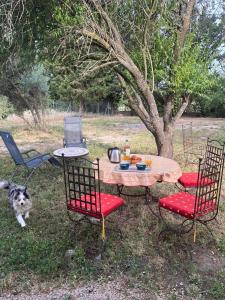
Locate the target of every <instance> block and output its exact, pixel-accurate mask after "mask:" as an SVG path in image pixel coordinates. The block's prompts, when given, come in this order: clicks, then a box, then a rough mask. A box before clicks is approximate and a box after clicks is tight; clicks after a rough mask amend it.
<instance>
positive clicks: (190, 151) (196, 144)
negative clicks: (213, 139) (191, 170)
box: [182, 122, 206, 164]
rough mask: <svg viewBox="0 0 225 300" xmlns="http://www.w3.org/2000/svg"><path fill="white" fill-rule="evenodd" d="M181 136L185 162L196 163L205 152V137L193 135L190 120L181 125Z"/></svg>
mask: <svg viewBox="0 0 225 300" xmlns="http://www.w3.org/2000/svg"><path fill="white" fill-rule="evenodd" d="M182 136H183V150H184V157H185V164H188V163H191V164H198V160H199V158H201V157H203V155H204V153H205V141H206V139H201V138H199V137H194V136H193V128H192V122H191V123H188V124H185V125H182Z"/></svg>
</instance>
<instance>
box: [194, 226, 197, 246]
mask: <svg viewBox="0 0 225 300" xmlns="http://www.w3.org/2000/svg"><path fill="white" fill-rule="evenodd" d="M196 235H197V224H196V223H195V224H194V235H193V242H194V243H195V242H196Z"/></svg>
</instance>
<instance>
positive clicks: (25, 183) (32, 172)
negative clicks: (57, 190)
mask: <svg viewBox="0 0 225 300" xmlns="http://www.w3.org/2000/svg"><path fill="white" fill-rule="evenodd" d="M35 171H36V169H32V171H31V172H30V174H29V175H28V177H27V180H26V181H25V182H24V185H27V183H28V181H29V180H30V178H31V177H32V175H33V174H34V172H35Z"/></svg>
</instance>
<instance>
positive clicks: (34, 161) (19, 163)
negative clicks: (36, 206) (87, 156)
mask: <svg viewBox="0 0 225 300" xmlns="http://www.w3.org/2000/svg"><path fill="white" fill-rule="evenodd" d="M0 136H1V137H2V140H3V142H4V144H5V146H6V148H7V149H8V151H9V153H10V155H11V157H12V159H13V161H14V162H15V165H16V168H15V171H13V173H12V175H11V180H13V178H14V177H15V176H16V174H17V173H18V172H19V168H21V167H24V168H25V169H26V170H28V171H29V173H28V176H27V178H26V181H25V183H24V185H26V184H27V183H28V181H29V180H30V178H31V177H32V175H33V174H34V172H35V171H36V170H37V169H38V168H39V167H40V166H41V165H42V164H44V163H45V162H46V161H48V162H49V163H51V164H52V165H55V166H61V164H60V162H59V161H58V160H57V159H56V158H54V157H53V156H51V155H50V154H49V153H45V154H41V153H40V152H38V151H37V150H35V149H30V150H27V151H20V150H19V148H18V147H17V145H16V143H15V141H14V139H13V137H12V135H11V133H10V132H7V131H0ZM32 152H33V153H35V154H34V155H31V153H32ZM24 156H26V158H25V157H24Z"/></svg>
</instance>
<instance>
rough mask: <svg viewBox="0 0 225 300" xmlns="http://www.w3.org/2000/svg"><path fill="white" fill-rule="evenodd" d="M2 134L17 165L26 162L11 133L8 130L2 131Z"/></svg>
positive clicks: (0, 134) (0, 133) (0, 132)
mask: <svg viewBox="0 0 225 300" xmlns="http://www.w3.org/2000/svg"><path fill="white" fill-rule="evenodd" d="M0 136H1V137H2V139H3V142H4V143H5V146H6V148H7V149H8V151H9V153H10V155H11V157H12V159H13V160H14V162H15V163H16V164H17V165H21V164H24V159H23V157H22V154H21V153H20V150H19V149H18V147H17V145H16V143H15V141H14V139H13V137H12V135H11V133H10V132H7V131H0Z"/></svg>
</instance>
